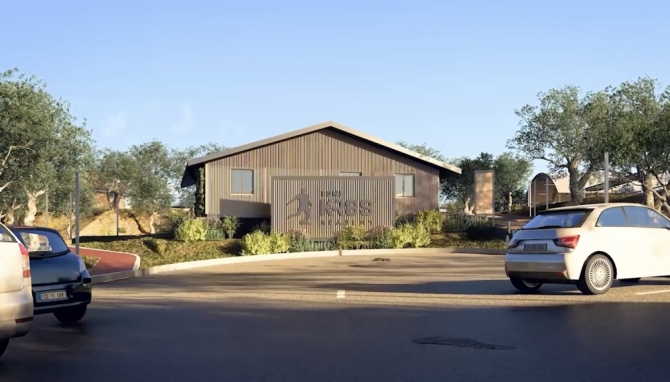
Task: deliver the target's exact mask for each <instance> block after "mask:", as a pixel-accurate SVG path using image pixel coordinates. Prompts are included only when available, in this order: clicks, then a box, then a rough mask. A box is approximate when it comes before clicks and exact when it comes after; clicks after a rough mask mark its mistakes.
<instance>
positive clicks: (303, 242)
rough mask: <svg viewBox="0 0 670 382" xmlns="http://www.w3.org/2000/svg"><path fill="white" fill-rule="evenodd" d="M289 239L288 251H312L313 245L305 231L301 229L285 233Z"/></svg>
mask: <svg viewBox="0 0 670 382" xmlns="http://www.w3.org/2000/svg"><path fill="white" fill-rule="evenodd" d="M287 235H288V237H289V240H290V241H291V247H290V248H289V252H312V251H313V250H314V245H313V244H312V241H311V240H310V238H309V235H308V234H307V232H305V231H303V230H293V231H289V232H288V233H287Z"/></svg>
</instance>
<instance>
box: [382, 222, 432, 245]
mask: <svg viewBox="0 0 670 382" xmlns="http://www.w3.org/2000/svg"><path fill="white" fill-rule="evenodd" d="M428 244H430V231H428V229H427V228H426V227H425V226H424V225H423V224H420V223H414V224H412V223H405V224H403V225H401V226H400V227H397V228H394V229H393V230H392V231H391V246H392V247H393V248H397V249H398V248H405V247H413V248H421V247H425V246H427V245H428Z"/></svg>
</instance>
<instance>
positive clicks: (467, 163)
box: [440, 152, 495, 214]
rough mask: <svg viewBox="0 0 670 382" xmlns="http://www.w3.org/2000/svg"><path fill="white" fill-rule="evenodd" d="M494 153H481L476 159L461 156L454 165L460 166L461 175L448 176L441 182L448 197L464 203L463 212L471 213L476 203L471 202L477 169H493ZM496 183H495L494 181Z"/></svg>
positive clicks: (443, 191) (442, 189)
mask: <svg viewBox="0 0 670 382" xmlns="http://www.w3.org/2000/svg"><path fill="white" fill-rule="evenodd" d="M493 163H494V160H493V155H492V154H489V153H484V152H483V153H480V154H479V156H477V157H476V158H474V159H471V158H467V157H464V158H460V159H457V160H455V161H454V165H456V166H458V167H460V169H461V171H462V172H461V176H458V177H452V178H448V179H446V180H445V181H443V182H442V184H441V187H440V188H441V191H442V193H443V194H444V195H445V197H446V198H447V199H452V200H453V199H455V200H458V201H459V202H460V203H462V204H463V212H465V213H467V214H471V213H472V211H473V209H474V207H475V206H474V204H471V202H472V199H473V197H474V191H475V189H474V188H475V171H476V170H491V169H493ZM494 184H495V183H494Z"/></svg>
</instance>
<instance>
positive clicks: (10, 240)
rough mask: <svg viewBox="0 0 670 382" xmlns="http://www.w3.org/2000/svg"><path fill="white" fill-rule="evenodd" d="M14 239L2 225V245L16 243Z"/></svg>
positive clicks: (0, 232)
mask: <svg viewBox="0 0 670 382" xmlns="http://www.w3.org/2000/svg"><path fill="white" fill-rule="evenodd" d="M14 242H15V240H14V237H13V236H12V234H10V233H9V232H7V229H6V228H5V227H4V226H3V225H0V243H14Z"/></svg>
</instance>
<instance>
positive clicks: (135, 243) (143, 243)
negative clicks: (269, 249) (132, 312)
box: [86, 238, 240, 268]
mask: <svg viewBox="0 0 670 382" xmlns="http://www.w3.org/2000/svg"><path fill="white" fill-rule="evenodd" d="M86 247H87V248H95V249H105V250H108V251H118V252H128V253H133V254H135V255H138V256H139V257H140V259H141V261H140V268H147V267H154V266H157V265H165V264H174V263H183V262H187V261H197V260H209V259H218V258H223V257H231V256H238V255H239V253H240V243H239V240H218V241H201V242H195V243H185V242H181V241H176V240H167V239H147V238H138V239H130V240H118V241H112V242H91V243H86Z"/></svg>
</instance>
